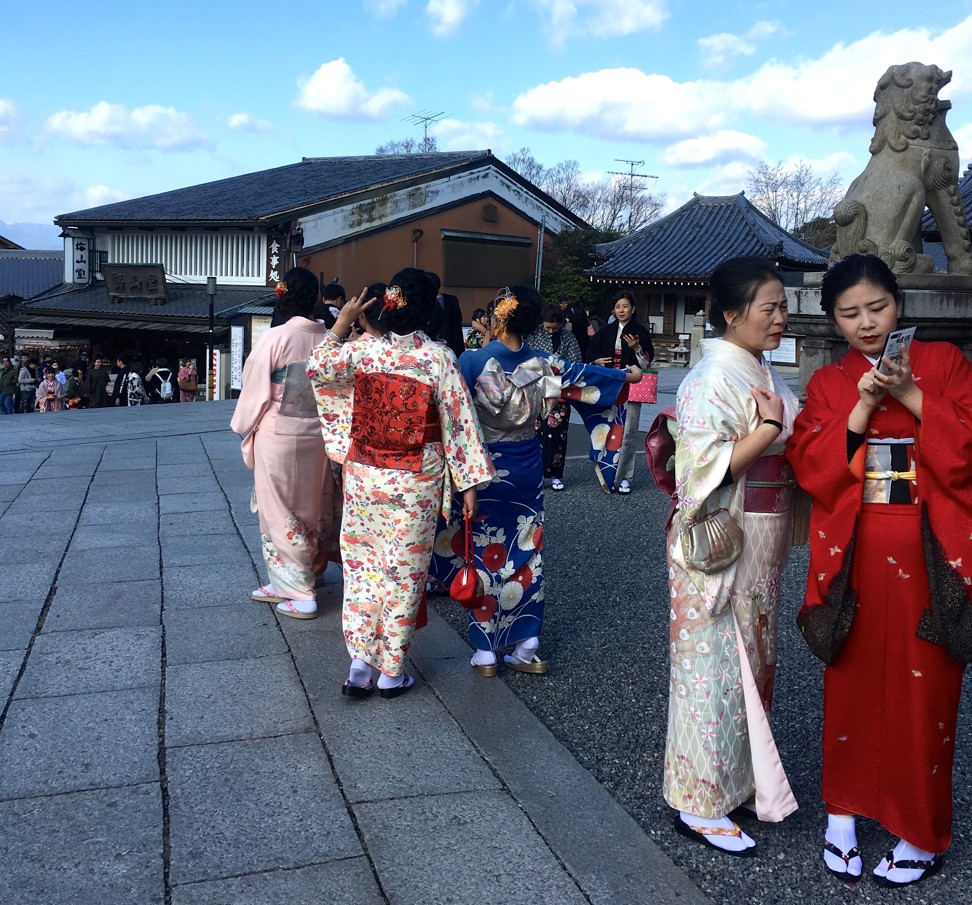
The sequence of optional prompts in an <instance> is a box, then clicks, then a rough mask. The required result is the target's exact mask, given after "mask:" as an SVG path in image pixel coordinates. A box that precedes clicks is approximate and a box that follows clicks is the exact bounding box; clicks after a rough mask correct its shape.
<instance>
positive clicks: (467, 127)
mask: <svg viewBox="0 0 972 905" xmlns="http://www.w3.org/2000/svg"><path fill="white" fill-rule="evenodd" d="M430 131H431V132H432V134H433V135H434V136H435V140H436V143H437V144H438V146H439V149H440V150H442V151H475V150H481V149H485V148H489V149H490V150H491V151H493V152H496V150H497V149H502V148H504V147H505V146H506V144H507V141H506V138H505V137H504V135H503V130H502V128H501V127H500V126H498V125H497V124H496V123H494V122H481V123H466V122H462V121H461V120H457V119H444V120H442V121H441V122H438V123H436V124H435V125H434V126H433V127H432V129H431V130H430Z"/></svg>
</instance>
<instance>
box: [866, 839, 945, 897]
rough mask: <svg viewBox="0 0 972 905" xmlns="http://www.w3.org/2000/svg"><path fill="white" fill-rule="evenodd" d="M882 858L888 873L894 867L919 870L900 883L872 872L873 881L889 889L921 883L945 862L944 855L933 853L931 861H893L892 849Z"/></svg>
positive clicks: (937, 870) (933, 874)
mask: <svg viewBox="0 0 972 905" xmlns="http://www.w3.org/2000/svg"><path fill="white" fill-rule="evenodd" d="M884 859H885V860H886V861H887V863H888V872H889V873H890V872H891V871H892V870H894V869H895V868H898V869H899V870H920V871H921V873H920V874H919V875H918V876H917V877H914V878H913V879H911V880H903V881H901V882H900V883H899V882H896V881H895V880H894V879H892V878H890V877H882V876H881V875H880V874H872V878H873V880H874V882H875V883H877V884H878V885H879V886H886V887H889V888H890V889H900V888H901V887H902V886H914V885H915V883H921V881H922V880H927V879H928V878H929V877H933V876H935V874H937V873H938V872H939V871H940V870H941V869H942V864H943V863H944V862H945V855H944V854H941V855H935V856H934V857H933V858H932V859H931V861H924V860H922V861H916V860H913V859H910V858H909V859H905V860H903V861H895V860H894V850H893V849H892V850H891V851H890V852H888V853H887V854H886V855H885V856H884Z"/></svg>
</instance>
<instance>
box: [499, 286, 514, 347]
mask: <svg viewBox="0 0 972 905" xmlns="http://www.w3.org/2000/svg"><path fill="white" fill-rule="evenodd" d="M519 304H520V301H519V299H517V297H516V296H515V295H514V294H513V292H512V290H511V289H510V288H509V287H508V286H507V287H504V288H503V289H501V290H500V291H499V293H497V295H496V298H495V299H493V320H494V321H495V322H496V326H495V327H494V329H493V333H494V335H495V336H496V338H497V339H504V338H505V337H506V333H507V322H508V321H509V319H510V315H511V314H512V313H513V312H514V311H516V309H517V306H518V305H519Z"/></svg>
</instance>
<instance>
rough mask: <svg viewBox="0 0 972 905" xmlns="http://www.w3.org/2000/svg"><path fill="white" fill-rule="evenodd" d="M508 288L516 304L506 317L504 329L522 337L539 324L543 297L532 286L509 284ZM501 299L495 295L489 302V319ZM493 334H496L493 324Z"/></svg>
mask: <svg viewBox="0 0 972 905" xmlns="http://www.w3.org/2000/svg"><path fill="white" fill-rule="evenodd" d="M509 290H510V292H512V293H513V295H515V296H516V302H517V304H516V308H514V309H513V310H512V311H511V312H510V315H509V317H508V318H507V319H506V330H507V332H508V333H512V334H514V335H516V336H518V337H520V338H521V339H522V338H523V337H525V336H529V335H530V334H531V333H532V332H533V331H534V330H536V329H537V327H539V326H540V314H541V312H542V311H543V299H542V298H540V293H539V292H537V290H536V289H534V288H533V287H532V286H524V285H522V284H517V285H516V286H510V287H509ZM501 301H502V298H501V297H500V296H499V295H497V297H496V298H495V299H493V301H491V302H490V303H489V307H488V308H487V313H488V314H489V316H490V319H492V317H493V312H494V311H495V310H496V306H497V304H498V303H499V302H501ZM493 335H494V336H495V335H498V331H497V330H496V327H495V325H494V326H493Z"/></svg>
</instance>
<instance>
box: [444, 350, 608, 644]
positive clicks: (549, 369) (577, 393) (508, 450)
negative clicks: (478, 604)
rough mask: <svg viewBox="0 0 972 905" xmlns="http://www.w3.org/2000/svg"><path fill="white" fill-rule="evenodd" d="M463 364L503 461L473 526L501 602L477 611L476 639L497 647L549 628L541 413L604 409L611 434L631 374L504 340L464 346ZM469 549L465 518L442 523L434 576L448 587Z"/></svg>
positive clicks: (488, 585)
mask: <svg viewBox="0 0 972 905" xmlns="http://www.w3.org/2000/svg"><path fill="white" fill-rule="evenodd" d="M459 366H460V368H461V369H462V374H463V377H465V379H466V382H467V383H468V384H469V386H470V387H471V388H472V390H473V400H474V402H475V404H476V410H477V412H478V413H479V419H480V423H481V424H482V426H483V434H484V436H485V438H486V442H487V444H488V446H489V452H490V455H491V456H492V457H493V464H494V466H495V467H496V477H495V478H493V481H492V483H491V484H490V485H489V487H487V488H485V489H484V490H483V491H482V492H481V493H480V495H479V516H480V518H479V520H477V522H476V530H475V532H474V534H473V541H474V546H475V557H476V569H477V571H478V572H479V575H480V577H481V578H482V579H483V585H484V588H485V591H486V600H487V604H489V606H490V607H492V606H493V605H494V604H495V606H496V611H495V613H494V614H493V615H492V616H491V617H490V619H489V620H488V621H486V622H477V621H475V618H474V617H473V616H472V614H471V615H470V624H469V640H470V641H471V642H472V644H473V645H474V646H475V647H477V648H479V649H480V650H491V651H496V650H499V649H501V648H503V647H506V646H507V645H510V644H516V643H517V642H518V641H523V640H524V639H526V638H532V637H534V636H538V635H539V634H540V632H541V629H542V626H543V609H544V593H543V556H542V554H543V463H542V461H541V455H540V441H539V440H538V438H537V432H536V427H535V425H536V421H537V418H539V417H545V416H546V415H547V414H549V412H550V410H551V409H552V408H553V407H554V406H555V405H556V404H557V403H558V402H560V400H561V398H569V399H570V400H571V404H572V405H576V406H577V408H578V410H580V411H581V412H582V414H585V415H588V416H590V417H591V418H593V419H594V420H595V421H597V419H598V416H599V415H600V413H602V412H606V415H605V419H606V421H605V422H604V424H603V425H602V426H603V427H604V431H605V433H606V432H607V430H608V427H607V424H608V423H610V420H611V419H613V416H614V409H613V407H612V406H613V403H614V400H615V399H616V398H617V396H618V393H619V392H620V391H621V388H622V386H624V378H625V374H624V372H623V371H616V370H613V369H610V368H601V367H598V366H597V365H584V364H580V363H578V362H566V361H564V360H563V359H559V358H555V357H548V356H547V355H546V354H544V353H538V352H536V351H535V350H533V349H531V348H530V347H529V346H526V345H523V346H521V348H520V349H519V351H517V352H513V351H511V350H510V349H508V348H507V347H506V346H505V345H503V343H501V342H498V341H494V342H491V343H489V345H487V346H486V347H485V348H483V349H478V350H476V351H468V352H464V353H463V355H462V357H461V358H460V359H459ZM618 446H620V443H619V444H618ZM615 449H617V447H615ZM462 554H463V530H462V523H461V520H459V519H454V520H453V522H452V523H451V524H445V525H443V526H441V530H440V532H439V535H438V537H437V538H436V542H435V557H434V559H433V566H432V574H433V575H434V576H435V578H436V579H438V580H439V581H440V582H441V583H442V584H444V585H446V586H447V587H448V585H449V584H450V582H451V581H452V579H453V578H454V577H455V575H456V572H457V571H458V570H459V568H460V567H461V566H462Z"/></svg>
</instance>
